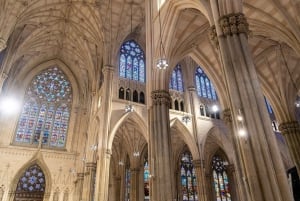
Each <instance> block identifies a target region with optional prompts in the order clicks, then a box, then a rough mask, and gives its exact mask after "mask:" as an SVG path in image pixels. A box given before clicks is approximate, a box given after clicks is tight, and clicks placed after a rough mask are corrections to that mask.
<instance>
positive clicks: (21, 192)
mask: <svg viewBox="0 0 300 201" xmlns="http://www.w3.org/2000/svg"><path fill="white" fill-rule="evenodd" d="M45 188H46V181H45V175H44V173H43V171H42V169H41V168H40V167H39V166H38V165H36V164H35V165H32V166H31V167H29V168H28V169H27V170H25V171H24V173H23V175H22V176H21V177H20V179H19V182H18V184H17V189H16V193H15V199H14V200H23V199H24V200H41V201H42V200H43V197H44V192H45Z"/></svg>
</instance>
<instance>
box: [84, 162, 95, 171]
mask: <svg viewBox="0 0 300 201" xmlns="http://www.w3.org/2000/svg"><path fill="white" fill-rule="evenodd" d="M85 166H86V168H87V169H92V170H96V167H97V163H93V162H89V163H86V164H85Z"/></svg>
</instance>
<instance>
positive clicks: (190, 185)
mask: <svg viewBox="0 0 300 201" xmlns="http://www.w3.org/2000/svg"><path fill="white" fill-rule="evenodd" d="M179 161H180V164H179V173H180V175H179V176H180V196H181V197H180V200H183V201H197V200H198V199H199V198H198V192H197V177H196V172H195V168H194V165H193V163H192V161H193V157H192V154H191V152H190V151H188V150H185V151H183V152H182V153H181V154H180V158H179ZM183 162H184V164H183ZM183 171H185V172H183ZM189 173H190V174H191V175H190V176H189ZM183 177H186V178H183ZM183 183H185V186H183V185H184V184H183ZM185 190H186V193H187V196H186V195H184V192H183V191H185ZM190 194H191V195H190ZM184 196H186V197H184ZM191 197H192V199H191Z"/></svg>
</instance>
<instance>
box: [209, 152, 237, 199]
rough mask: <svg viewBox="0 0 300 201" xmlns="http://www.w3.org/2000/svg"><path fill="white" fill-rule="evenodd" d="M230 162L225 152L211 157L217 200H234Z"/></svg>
mask: <svg viewBox="0 0 300 201" xmlns="http://www.w3.org/2000/svg"><path fill="white" fill-rule="evenodd" d="M227 167H228V162H227V159H226V158H225V157H224V156H223V154H219V153H216V154H214V155H213V157H212V159H211V173H212V186H213V193H214V196H213V197H214V200H215V201H221V200H222V201H232V195H231V194H232V190H231V188H230V186H231V182H232V181H231V179H230V178H229V174H228V170H227Z"/></svg>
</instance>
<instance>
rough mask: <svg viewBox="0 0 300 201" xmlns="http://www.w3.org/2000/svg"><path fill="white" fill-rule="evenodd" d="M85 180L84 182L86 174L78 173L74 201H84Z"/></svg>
mask: <svg viewBox="0 0 300 201" xmlns="http://www.w3.org/2000/svg"><path fill="white" fill-rule="evenodd" d="M83 180H84V173H77V180H76V184H75V196H74V199H75V200H74V201H81V200H82V190H83Z"/></svg>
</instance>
